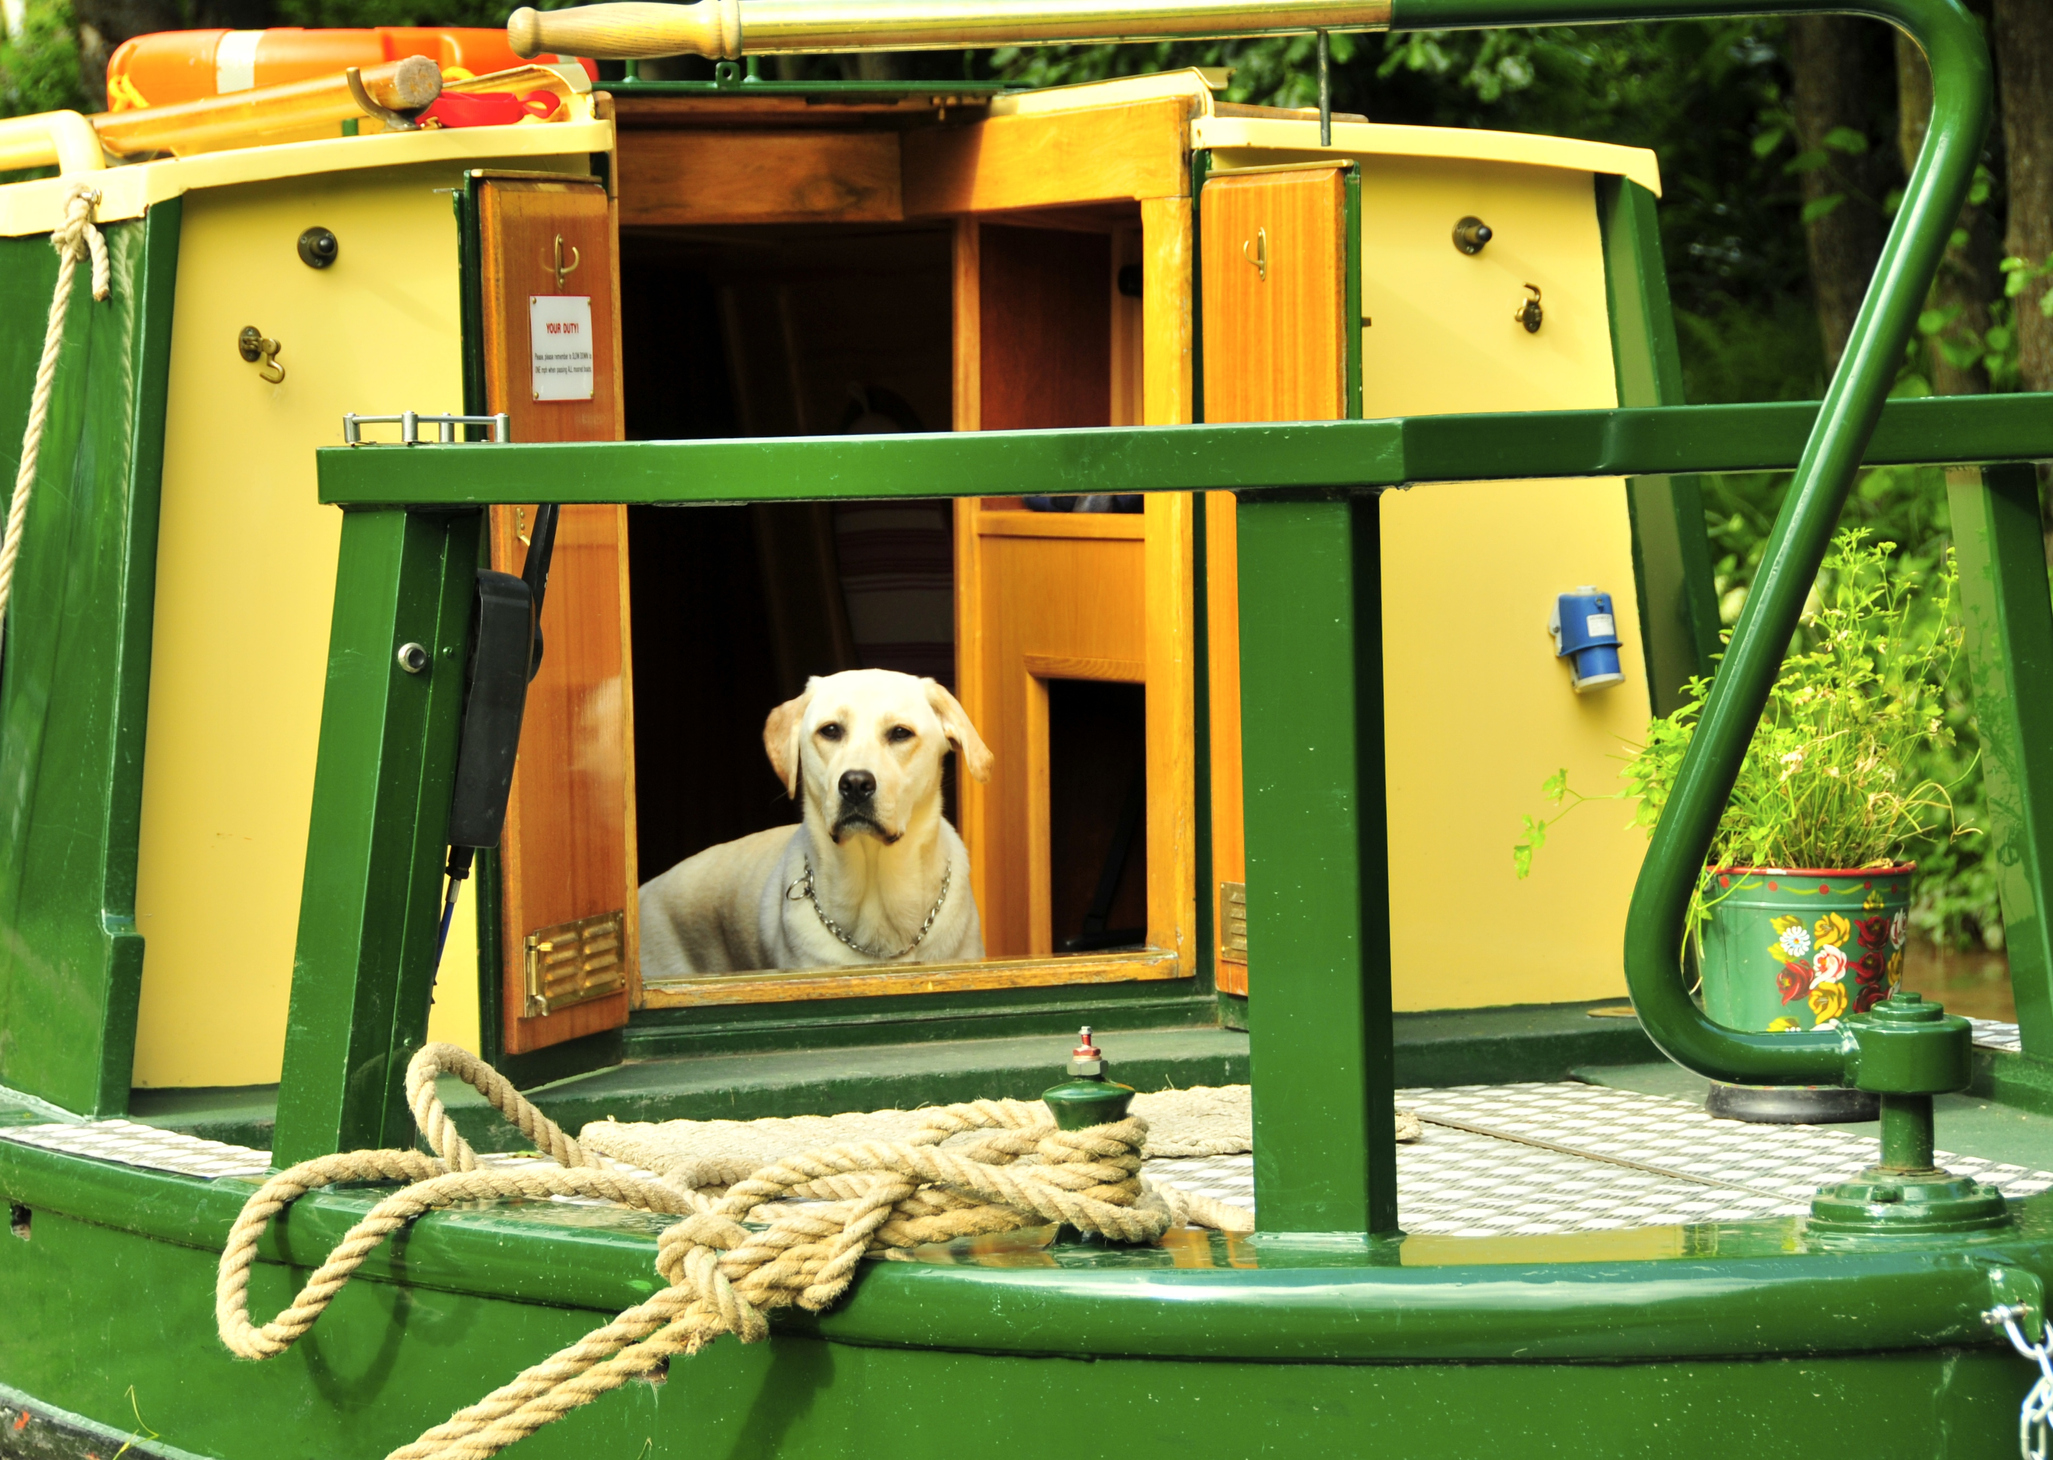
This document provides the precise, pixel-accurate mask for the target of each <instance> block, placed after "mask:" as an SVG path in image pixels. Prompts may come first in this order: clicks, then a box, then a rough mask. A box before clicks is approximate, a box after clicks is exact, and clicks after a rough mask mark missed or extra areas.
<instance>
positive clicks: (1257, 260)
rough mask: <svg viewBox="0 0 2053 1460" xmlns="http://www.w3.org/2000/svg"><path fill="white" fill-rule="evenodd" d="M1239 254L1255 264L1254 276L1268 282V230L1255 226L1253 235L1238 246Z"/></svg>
mask: <svg viewBox="0 0 2053 1460" xmlns="http://www.w3.org/2000/svg"><path fill="white" fill-rule="evenodd" d="M1240 256H1241V257H1242V258H1244V259H1246V260H1247V261H1248V262H1249V263H1251V264H1253V265H1254V266H1255V276H1256V277H1257V278H1259V279H1260V280H1261V281H1262V282H1263V283H1264V284H1266V283H1268V282H1269V230H1268V229H1266V228H1257V229H1256V230H1255V236H1254V237H1253V238H1252V239H1250V240H1248V241H1247V242H1246V243H1243V244H1242V245H1241V246H1240Z"/></svg>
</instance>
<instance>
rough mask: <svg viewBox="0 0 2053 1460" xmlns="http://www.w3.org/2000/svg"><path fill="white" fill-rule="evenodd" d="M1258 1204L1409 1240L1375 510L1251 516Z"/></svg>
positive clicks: (1284, 507)
mask: <svg viewBox="0 0 2053 1460" xmlns="http://www.w3.org/2000/svg"><path fill="white" fill-rule="evenodd" d="M1239 537H1240V646H1241V647H1240V657H1241V739H1242V751H1241V765H1242V775H1243V778H1244V782H1245V785H1246V788H1247V790H1246V795H1247V812H1246V819H1247V868H1248V876H1247V884H1248V954H1249V961H1250V963H1251V964H1252V965H1253V966H1254V967H1255V968H1257V969H1258V970H1260V972H1259V973H1258V974H1257V976H1256V979H1255V982H1254V986H1253V988H1252V989H1251V990H1250V1004H1251V1008H1250V1018H1249V1023H1250V1025H1251V1026H1252V1032H1251V1036H1250V1037H1251V1039H1252V1042H1253V1050H1252V1066H1253V1084H1254V1092H1255V1094H1254V1125H1255V1204H1256V1210H1257V1215H1258V1217H1259V1220H1260V1223H1261V1228H1262V1230H1263V1231H1265V1232H1355V1233H1387V1232H1394V1231H1395V1230H1396V1229H1397V1156H1396V1147H1395V1144H1394V1142H1393V1140H1392V1120H1393V1114H1394V1109H1393V1099H1392V1093H1391V1085H1392V1082H1393V1078H1394V1075H1393V1062H1392V1054H1391V1028H1390V881H1389V875H1388V871H1389V848H1388V840H1387V836H1388V830H1387V816H1386V808H1385V795H1384V774H1383V605H1382V532H1381V527H1380V519H1379V516H1378V507H1377V501H1376V498H1375V497H1373V496H1368V495H1363V496H1359V497H1355V498H1353V499H1351V500H1339V501H1302V500H1288V499H1283V500H1279V499H1276V498H1264V497H1258V496H1251V497H1249V498H1247V499H1245V500H1243V501H1242V503H1241V505H1240V521H1239Z"/></svg>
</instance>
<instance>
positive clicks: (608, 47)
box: [506, 0, 741, 61]
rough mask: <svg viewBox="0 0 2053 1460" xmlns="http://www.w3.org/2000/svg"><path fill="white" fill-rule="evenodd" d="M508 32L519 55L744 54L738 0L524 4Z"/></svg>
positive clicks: (637, 56)
mask: <svg viewBox="0 0 2053 1460" xmlns="http://www.w3.org/2000/svg"><path fill="white" fill-rule="evenodd" d="M506 38H507V40H509V41H510V42H512V44H513V50H514V54H515V55H519V56H533V55H538V54H540V53H541V52H543V51H553V52H555V53H556V54H557V55H559V56H591V57H594V58H597V59H603V60H609V61H635V60H641V59H643V58H645V57H652V56H681V55H697V56H711V57H714V58H716V59H719V60H732V59H734V58H735V57H736V56H739V55H740V54H741V14H740V6H739V5H737V4H736V3H735V0H698V3H697V4H694V5H651V4H644V3H640V0H617V3H614V4H609V5H579V6H573V7H572V8H570V9H567V10H529V9H526V8H522V9H520V10H516V11H514V12H513V14H512V15H510V16H509V17H507V21H506Z"/></svg>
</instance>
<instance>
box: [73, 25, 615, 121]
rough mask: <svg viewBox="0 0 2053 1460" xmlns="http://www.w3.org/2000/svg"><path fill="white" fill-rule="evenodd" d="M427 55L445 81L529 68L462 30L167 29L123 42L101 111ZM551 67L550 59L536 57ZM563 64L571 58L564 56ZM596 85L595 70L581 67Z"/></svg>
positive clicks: (496, 34)
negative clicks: (454, 77) (104, 108)
mask: <svg viewBox="0 0 2053 1460" xmlns="http://www.w3.org/2000/svg"><path fill="white" fill-rule="evenodd" d="M408 56H426V57H427V58H428V59H429V60H431V61H433V62H434V63H435V64H436V65H438V66H440V67H441V68H442V71H443V73H444V75H448V74H450V73H451V72H454V73H456V74H457V75H458V76H483V75H486V74H488V73H490V72H493V71H506V70H510V69H511V68H513V67H515V66H525V65H528V64H530V63H529V62H528V61H526V60H523V59H522V58H521V57H519V56H516V55H514V54H513V47H512V46H510V45H508V44H507V41H506V32H505V31H503V30H488V29H485V28H483V27H466V26H396V25H386V26H378V27H376V28H375V29H361V30H304V29H301V28H299V27H297V26H289V27H279V28H277V29H273V30H166V31H158V32H156V33H155V34H152V35H139V36H135V37H133V38H131V39H129V40H126V41H123V42H122V43H121V45H120V46H118V47H117V48H116V49H115V52H114V54H113V55H112V56H111V57H109V58H108V60H107V109H108V110H109V111H116V112H120V111H131V110H133V109H135V108H138V107H145V106H171V105H174V104H176V103H178V102H182V101H198V100H200V99H201V98H203V97H209V96H220V95H223V94H225V93H228V92H232V91H248V90H249V89H251V88H252V87H257V86H278V85H282V84H284V83H285V82H288V81H306V80H310V79H312V78H315V77H319V76H333V75H334V74H335V73H337V72H338V71H341V70H343V69H344V68H345V67H349V66H377V65H381V64H383V63H384V62H386V61H399V60H404V59H405V58H406V57H408ZM534 59H535V60H537V61H544V62H547V61H554V60H556V59H557V57H555V56H537V57H535V58H534ZM563 59H565V60H572V59H576V58H574V57H564V58H563ZM582 64H583V66H584V68H585V72H586V74H587V75H589V76H590V77H591V78H592V79H593V80H594V81H596V80H598V76H599V72H598V67H597V66H595V65H593V64H592V62H590V61H584V62H582Z"/></svg>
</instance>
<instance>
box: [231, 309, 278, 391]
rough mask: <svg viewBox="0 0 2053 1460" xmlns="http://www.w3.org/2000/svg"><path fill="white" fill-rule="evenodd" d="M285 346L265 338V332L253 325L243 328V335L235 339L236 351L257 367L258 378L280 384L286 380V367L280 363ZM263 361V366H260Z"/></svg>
mask: <svg viewBox="0 0 2053 1460" xmlns="http://www.w3.org/2000/svg"><path fill="white" fill-rule="evenodd" d="M284 348H285V346H283V345H281V344H279V343H278V342H277V341H276V340H267V339H265V338H264V332H263V331H262V330H260V329H258V328H257V327H256V326H255V325H253V324H246V325H244V326H243V327H242V333H241V334H239V335H237V336H236V337H235V349H236V352H237V353H238V354H240V355H241V356H242V358H243V359H245V360H247V361H249V362H250V364H252V365H256V367H257V377H258V378H259V379H261V380H265V381H268V382H270V383H271V384H272V385H276V384H278V383H279V382H280V381H282V380H283V379H285V367H284V366H283V365H280V364H279V363H278V352H279V351H280V350H282V349H284ZM259 361H262V362H263V363H262V364H258V362H259Z"/></svg>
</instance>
